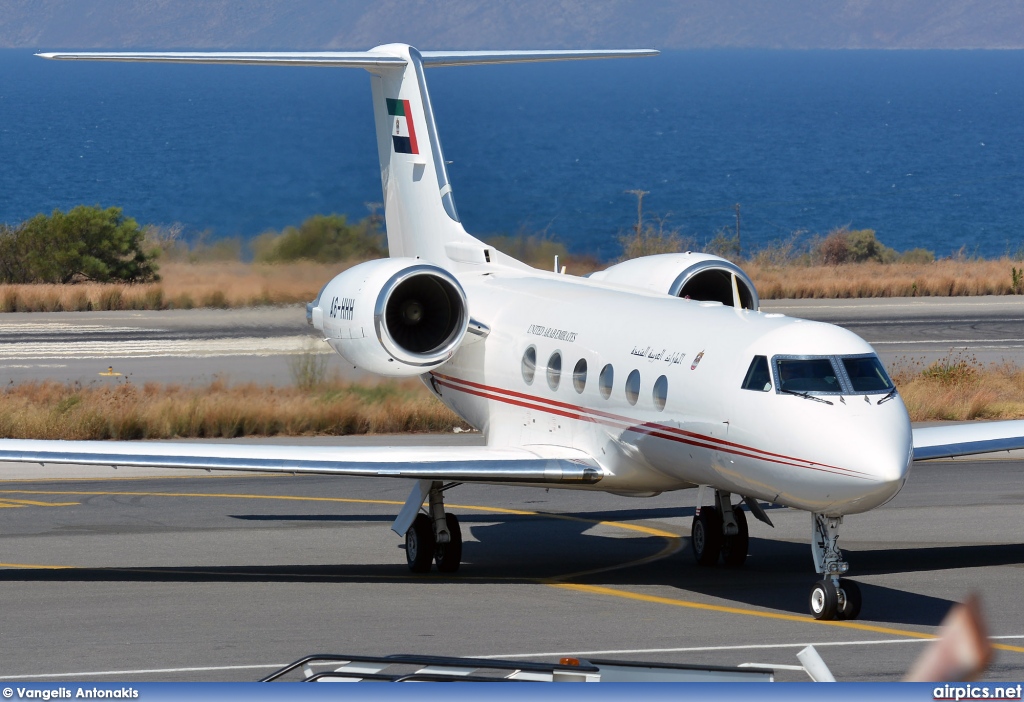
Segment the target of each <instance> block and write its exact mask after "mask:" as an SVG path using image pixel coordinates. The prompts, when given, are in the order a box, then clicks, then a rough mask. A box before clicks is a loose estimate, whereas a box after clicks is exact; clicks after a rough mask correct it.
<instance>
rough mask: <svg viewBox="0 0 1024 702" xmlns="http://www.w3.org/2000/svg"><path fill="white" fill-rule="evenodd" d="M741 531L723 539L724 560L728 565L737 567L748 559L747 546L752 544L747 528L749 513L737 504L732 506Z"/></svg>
mask: <svg viewBox="0 0 1024 702" xmlns="http://www.w3.org/2000/svg"><path fill="white" fill-rule="evenodd" d="M732 515H733V517H734V518H735V519H736V526H737V527H739V531H738V532H737V533H736V534H735V535H733V536H725V537H723V539H722V560H723V561H724V562H725V564H726V565H727V566H732V567H737V566H741V565H743V562H744V561H746V560H747V547H748V546H749V545H750V532H749V531H748V529H747V515H746V514H745V513H744V512H743V510H742V509H740V507H739V506H738V505H737V506H735V507H733V508H732Z"/></svg>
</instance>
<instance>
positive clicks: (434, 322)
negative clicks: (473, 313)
mask: <svg viewBox="0 0 1024 702" xmlns="http://www.w3.org/2000/svg"><path fill="white" fill-rule="evenodd" d="M464 309H465V308H464V306H463V304H462V299H461V296H460V295H459V292H458V291H457V290H456V289H455V287H454V286H453V285H452V284H451V283H449V282H448V281H446V280H444V279H443V278H440V277H439V276H436V275H433V274H430V273H420V274H418V275H413V276H411V277H409V278H406V279H405V280H403V281H402V282H401V283H399V284H398V285H397V286H396V287H395V288H394V290H392V292H391V294H390V295H389V296H388V300H387V303H386V305H385V310H384V324H385V326H386V327H387V331H388V335H389V336H390V337H391V338H392V339H393V340H394V342H395V343H396V344H398V345H399V346H401V347H402V348H403V349H405V350H406V351H411V352H412V353H417V354H430V353H431V352H433V351H436V350H437V349H439V348H442V347H444V346H445V345H446V344H447V343H448V342H449V341H451V340H452V338H453V337H454V335H455V332H456V331H457V330H458V329H459V318H460V316H461V313H462V311H463V310H464Z"/></svg>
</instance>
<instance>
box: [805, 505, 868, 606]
mask: <svg viewBox="0 0 1024 702" xmlns="http://www.w3.org/2000/svg"><path fill="white" fill-rule="evenodd" d="M811 521H812V531H811V554H812V555H813V556H814V569H815V570H816V571H817V572H819V573H821V574H822V575H824V576H825V577H824V579H822V580H819V581H818V582H816V583H814V585H813V586H812V587H811V593H810V606H811V614H813V615H814V618H815V619H824V620H829V619H856V618H857V616H858V615H859V614H860V606H861V595H860V587H859V586H858V585H857V583H855V582H854V581H852V580H843V579H841V578H840V577H839V576H840V575H845V574H846V572H847V571H848V570H849V569H850V564H849V563H847V562H846V561H844V560H843V552H842V551H840V550H839V525H840V524H842V523H843V518H842V517H826V516H825V515H824V514H817V513H814V514H811Z"/></svg>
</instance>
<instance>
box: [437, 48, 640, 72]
mask: <svg viewBox="0 0 1024 702" xmlns="http://www.w3.org/2000/svg"><path fill="white" fill-rule="evenodd" d="M421 55H422V56H423V65H424V66H426V67H428V68H429V67H434V66H478V65H481V64H488V63H534V62H537V61H579V60H583V59H609V58H634V57H639V56H657V55H658V52H657V51H655V50H654V49H615V50H610V51H593V50H587V51H423V52H421Z"/></svg>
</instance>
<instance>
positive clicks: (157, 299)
mask: <svg viewBox="0 0 1024 702" xmlns="http://www.w3.org/2000/svg"><path fill="white" fill-rule="evenodd" d="M564 260H565V259H563V261H564ZM764 260H766V259H765V258H764V257H761V261H764ZM354 263H356V262H350V263H343V264H327V263H313V262H308V261H301V262H296V263H279V264H258V263H240V262H237V261H219V262H208V263H182V262H168V263H164V264H162V266H161V269H160V274H161V276H162V280H161V281H160V282H159V283H150V284H146V285H118V284H100V283H82V284H77V285H0V312H61V311H86V310H133V309H191V308H193V307H222V308H223V307H250V306H254V305H284V304H293V303H297V302H308V301H310V300H312V299H313V298H314V297H316V294H317V293H318V292H319V291H320V288H321V287H322V286H323V284H324V283H326V282H327V281H328V280H330V279H331V278H333V277H334V276H335V275H337V274H338V273H339V272H341V271H342V270H345V269H346V268H348V267H349V266H351V265H354ZM568 264H569V266H570V271H569V272H570V273H573V274H576V275H581V274H583V273H586V272H589V271H590V270H593V269H594V268H596V266H595V265H594V264H595V262H594V261H590V260H588V259H585V258H581V259H570V260H568ZM545 267H546V266H545ZM743 267H744V268H745V270H746V271H747V272H748V273H749V274H750V276H751V278H752V279H753V281H754V284H755V285H756V286H757V290H758V293H759V294H760V296H761V299H763V300H775V299H783V298H846V297H921V296H939V297H946V296H958V295H1012V294H1019V293H1022V292H1024V280H1022V276H1024V265H1022V264H1021V263H1020V262H1018V261H1014V260H1012V259H1009V258H1003V259H997V260H988V261H984V260H976V261H970V260H955V259H943V260H941V261H934V262H931V263H884V264H883V263H873V262H868V263H849V264H842V265H838V266H807V265H800V264H798V263H789V264H784V265H771V264H766V263H763V262H760V261H757V260H755V261H749V262H746V263H743ZM1018 267H1020V268H1018ZM1015 271H1016V273H1017V276H1016V277H1015V276H1014V272H1015Z"/></svg>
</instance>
